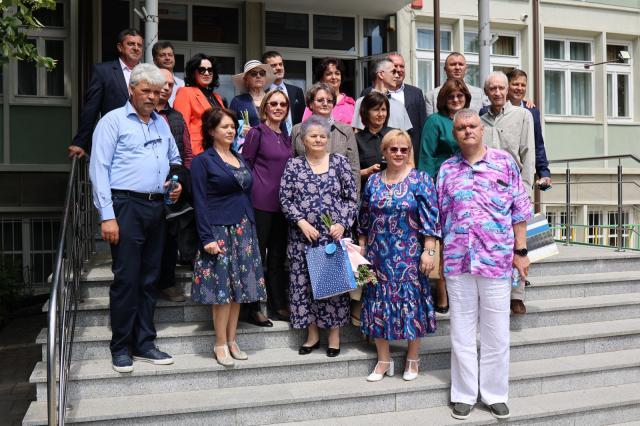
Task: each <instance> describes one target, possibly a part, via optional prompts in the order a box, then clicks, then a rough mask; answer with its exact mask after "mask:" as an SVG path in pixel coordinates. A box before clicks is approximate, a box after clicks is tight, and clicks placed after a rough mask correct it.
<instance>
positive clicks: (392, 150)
mask: <svg viewBox="0 0 640 426" xmlns="http://www.w3.org/2000/svg"><path fill="white" fill-rule="evenodd" d="M388 149H389V152H390V153H392V154H397V153H398V152H399V153H400V154H402V155H407V152H409V148H405V147H402V148H400V147H397V146H392V147H389V148H388Z"/></svg>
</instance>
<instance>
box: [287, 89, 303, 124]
mask: <svg viewBox="0 0 640 426" xmlns="http://www.w3.org/2000/svg"><path fill="white" fill-rule="evenodd" d="M284 85H285V87H286V88H287V93H288V94H289V105H290V108H291V121H292V122H293V125H294V126H295V125H296V124H298V123H300V122H301V121H302V116H303V115H304V108H305V107H306V106H307V104H306V102H305V100H304V92H303V91H302V89H301V88H299V87H298V86H294V85H293V84H288V83H285V84H284Z"/></svg>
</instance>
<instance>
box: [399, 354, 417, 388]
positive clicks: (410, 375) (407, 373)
mask: <svg viewBox="0 0 640 426" xmlns="http://www.w3.org/2000/svg"><path fill="white" fill-rule="evenodd" d="M413 364H415V365H416V371H415V372H413V371H412V368H411V366H412V365H413ZM419 364H420V360H419V359H409V358H407V366H406V367H405V370H404V374H403V375H402V378H403V379H404V380H406V381H407V382H410V381H411V380H415V379H416V377H418V365H419Z"/></svg>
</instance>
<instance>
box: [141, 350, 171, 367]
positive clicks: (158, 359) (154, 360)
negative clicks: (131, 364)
mask: <svg viewBox="0 0 640 426" xmlns="http://www.w3.org/2000/svg"><path fill="white" fill-rule="evenodd" d="M133 359H134V360H136V361H144V362H150V363H151V364H153V365H170V364H173V358H172V357H171V355H169V354H168V353H166V352H162V351H161V350H160V349H158V348H156V347H153V348H151V349H149V350H148V351H146V352H142V353H136V354H133Z"/></svg>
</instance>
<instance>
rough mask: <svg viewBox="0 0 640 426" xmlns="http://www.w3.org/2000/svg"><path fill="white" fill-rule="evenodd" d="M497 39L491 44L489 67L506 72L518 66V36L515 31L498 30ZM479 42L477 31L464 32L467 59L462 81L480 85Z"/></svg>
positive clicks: (481, 83) (481, 84)
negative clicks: (465, 71)
mask: <svg viewBox="0 0 640 426" xmlns="http://www.w3.org/2000/svg"><path fill="white" fill-rule="evenodd" d="M496 35H497V36H498V39H497V41H496V42H495V43H493V44H492V45H491V58H490V61H491V69H492V70H493V71H502V72H504V73H505V74H507V73H508V72H509V71H511V70H513V69H514V68H519V67H520V36H519V34H518V33H516V32H504V31H502V32H500V33H497V34H496ZM479 53H480V43H479V40H478V31H477V30H473V31H470V30H469V29H467V31H465V32H464V54H465V58H466V60H467V73H466V74H465V76H464V81H465V83H467V84H470V85H472V86H477V87H482V86H483V84H484V82H482V81H480V66H479V63H480V57H479Z"/></svg>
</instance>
